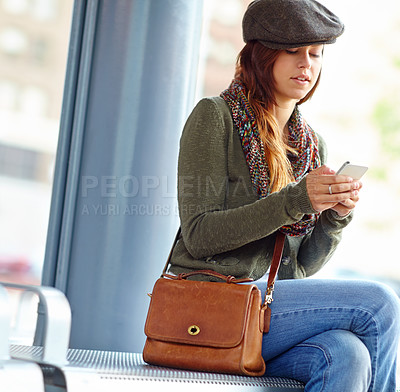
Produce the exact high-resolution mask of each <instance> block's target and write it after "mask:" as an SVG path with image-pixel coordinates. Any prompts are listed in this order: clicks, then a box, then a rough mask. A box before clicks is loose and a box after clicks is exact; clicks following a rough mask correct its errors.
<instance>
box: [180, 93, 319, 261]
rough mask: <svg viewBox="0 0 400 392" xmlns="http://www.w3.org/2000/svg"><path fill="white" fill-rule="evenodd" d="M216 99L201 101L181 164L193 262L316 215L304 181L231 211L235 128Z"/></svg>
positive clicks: (185, 228) (184, 221) (187, 130)
mask: <svg viewBox="0 0 400 392" xmlns="http://www.w3.org/2000/svg"><path fill="white" fill-rule="evenodd" d="M217 99H221V98H206V99H203V100H201V101H200V102H199V103H198V105H197V106H196V108H195V109H194V110H193V112H192V113H191V115H190V116H189V118H188V120H187V122H186V125H185V127H184V130H183V133H182V137H181V142H180V153H179V160H178V203H179V213H180V219H181V227H182V236H183V240H184V242H185V245H186V248H187V250H188V251H189V253H190V254H191V255H192V256H193V257H194V258H202V257H207V256H210V255H215V254H219V253H222V252H227V251H230V250H233V249H236V248H239V247H241V246H243V245H246V244H248V243H250V242H253V241H256V240H259V239H261V238H264V237H266V236H268V235H270V234H272V233H273V232H275V231H276V230H277V229H278V228H280V227H281V226H284V225H290V224H292V223H294V222H297V221H299V220H300V219H301V218H302V217H303V215H304V214H312V213H315V210H314V209H313V207H312V205H311V202H310V200H309V198H308V195H307V190H306V182H305V178H304V179H302V180H301V181H300V182H298V183H291V184H289V185H288V186H286V187H285V188H283V189H282V190H281V191H279V192H275V193H272V194H270V195H269V196H267V197H266V198H263V199H260V200H257V197H255V198H253V199H251V200H250V199H249V203H248V204H245V205H242V206H239V207H237V208H227V207H226V193H227V186H228V181H229V178H228V140H229V132H232V129H233V123H232V117H231V113H230V111H229V110H222V109H221V105H220V104H217V101H216V100H217Z"/></svg>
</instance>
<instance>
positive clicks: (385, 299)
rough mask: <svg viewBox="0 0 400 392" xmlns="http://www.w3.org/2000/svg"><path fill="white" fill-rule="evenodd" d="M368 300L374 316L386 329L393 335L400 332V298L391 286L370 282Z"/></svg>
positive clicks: (382, 327)
mask: <svg viewBox="0 0 400 392" xmlns="http://www.w3.org/2000/svg"><path fill="white" fill-rule="evenodd" d="M366 284H367V285H368V287H367V288H366V292H367V293H368V296H367V297H366V302H369V304H370V306H371V312H372V316H373V318H374V319H375V321H376V322H377V323H379V324H380V326H381V329H382V330H384V331H387V332H388V333H389V331H391V332H392V333H393V337H394V338H395V337H396V336H397V337H398V336H399V334H400V300H399V297H398V296H397V295H396V293H395V292H394V290H393V289H392V288H390V287H389V286H387V285H385V284H382V283H378V282H368V283H366Z"/></svg>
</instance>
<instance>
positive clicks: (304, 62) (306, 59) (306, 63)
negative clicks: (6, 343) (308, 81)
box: [299, 54, 311, 69]
mask: <svg viewBox="0 0 400 392" xmlns="http://www.w3.org/2000/svg"><path fill="white" fill-rule="evenodd" d="M299 68H306V69H309V68H311V59H310V55H309V54H305V55H304V56H302V58H301V59H300V61H299Z"/></svg>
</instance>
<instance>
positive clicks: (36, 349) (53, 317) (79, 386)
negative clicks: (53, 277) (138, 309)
mask: <svg viewBox="0 0 400 392" xmlns="http://www.w3.org/2000/svg"><path fill="white" fill-rule="evenodd" d="M4 285H5V286H7V287H11V288H19V289H21V290H28V291H32V292H34V293H36V294H37V295H38V296H39V301H40V302H41V303H42V304H43V308H44V315H45V324H46V328H44V335H43V346H34V345H32V346H27V345H19V344H13V345H11V346H10V353H11V356H12V358H15V359H18V360H22V361H27V362H28V363H35V364H39V365H40V367H41V369H42V372H43V376H44V380H45V385H46V392H47V391H49V392H58V391H60V392H63V391H68V392H78V391H79V392H80V391H83V390H84V391H85V392H103V391H104V392H106V391H107V392H109V391H110V390H113V391H115V392H128V391H129V392H131V391H132V390H135V391H147V390H148V389H149V388H150V387H157V386H160V387H162V390H163V391H187V390H188V388H189V390H190V391H200V390H203V391H205V390H207V392H208V391H213V390H215V391H217V390H218V391H219V392H224V391H247V390H248V388H250V387H251V388H252V390H254V391H266V392H295V391H303V390H304V386H303V384H301V383H299V382H297V381H294V380H289V379H284V378H278V377H244V376H236V375H227V374H217V373H205V372H192V371H186V370H179V369H171V368H164V367H159V366H152V365H148V364H146V363H145V362H144V361H143V358H142V355H141V354H139V353H128V352H113V351H101V350H83V349H69V348H68V343H69V333H70V326H71V311H70V308H69V304H68V301H67V299H66V297H65V296H64V294H63V293H61V292H60V291H58V290H56V289H54V288H50V287H40V286H26V285H15V284H7V283H4Z"/></svg>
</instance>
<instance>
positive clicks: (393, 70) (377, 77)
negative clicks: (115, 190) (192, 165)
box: [0, 0, 400, 294]
mask: <svg viewBox="0 0 400 392" xmlns="http://www.w3.org/2000/svg"><path fill="white" fill-rule="evenodd" d="M106 1H107V0H106ZM108 1H112V0H108ZM159 1H162V0H159ZM188 1H197V0H188ZM249 3H250V1H249V0H204V17H203V35H202V44H201V56H200V63H199V66H198V67H199V72H198V80H197V93H196V97H195V101H197V100H198V99H200V98H201V97H203V96H211V95H218V94H219V93H220V92H221V91H222V90H223V89H225V88H226V87H227V86H228V85H229V83H230V81H231V79H232V77H233V73H234V64H235V60H236V56H237V53H238V52H239V51H240V49H241V48H242V46H243V41H242V37H241V18H242V15H243V13H244V11H245V9H246V7H247V5H248V4H249ZM321 3H323V4H325V5H326V6H327V7H328V8H330V9H331V10H332V11H333V12H335V13H336V14H338V15H339V16H340V17H341V19H342V20H343V22H344V23H345V25H346V31H345V34H344V35H343V36H342V37H340V38H339V39H338V41H337V43H336V44H335V45H329V46H327V47H326V49H325V53H324V65H323V75H322V80H321V84H320V86H319V89H318V90H317V93H316V94H315V95H314V97H313V99H312V100H311V101H310V102H308V103H306V104H305V105H303V108H302V111H303V114H304V116H305V117H306V119H307V121H308V122H309V124H310V125H311V126H312V127H313V128H314V129H315V130H316V131H317V132H319V133H320V134H321V135H322V136H323V137H324V139H325V140H326V142H327V143H328V146H329V153H330V155H329V161H328V164H329V166H331V167H332V168H333V169H337V168H339V167H340V166H341V164H342V163H343V162H344V161H346V160H349V161H351V162H352V163H355V164H361V165H367V166H369V167H370V170H369V171H368V172H367V175H366V176H365V177H364V179H363V182H364V189H363V190H362V199H361V201H360V202H359V205H358V207H357V210H356V213H355V217H354V221H353V222H352V224H351V226H349V227H348V228H347V230H346V231H345V233H344V236H343V241H342V244H341V246H340V248H339V249H338V251H337V252H336V254H335V255H334V257H333V259H332V260H331V261H330V263H329V264H328V265H327V266H326V267H325V268H324V269H323V270H322V271H321V272H320V273H318V274H317V277H324V278H331V277H345V278H352V277H357V278H358V277H362V278H367V279H376V280H380V281H383V282H386V283H388V284H389V285H391V286H392V287H393V288H394V289H395V290H396V291H397V293H398V294H400V268H399V267H398V255H397V253H395V252H394V249H395V247H394V245H395V244H396V241H397V239H398V235H399V220H400V207H399V204H398V200H399V197H400V181H399V180H400V132H399V128H400V111H399V109H398V108H399V107H400V46H399V45H398V42H400V3H399V2H398V1H397V0H381V1H380V2H379V3H373V2H366V1H362V0H351V1H349V0H322V1H321ZM72 7H73V0H0V280H3V281H14V282H22V283H33V284H39V283H40V278H41V269H42V264H43V259H44V251H45V242H46V233H47V223H48V217H49V209H50V197H51V189H52V176H53V167H54V162H55V154H56V148H57V138H58V130H59V121H60V113H61V106H62V94H63V83H64V77H65V68H66V59H67V52H68V41H69V33H70V31H69V30H70V24H71V16H72ZM195 101H194V102H193V104H194V103H195ZM177 132H179V133H180V132H181V130H177Z"/></svg>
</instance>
